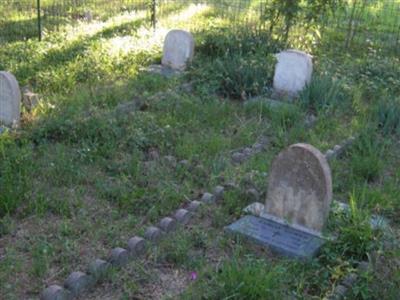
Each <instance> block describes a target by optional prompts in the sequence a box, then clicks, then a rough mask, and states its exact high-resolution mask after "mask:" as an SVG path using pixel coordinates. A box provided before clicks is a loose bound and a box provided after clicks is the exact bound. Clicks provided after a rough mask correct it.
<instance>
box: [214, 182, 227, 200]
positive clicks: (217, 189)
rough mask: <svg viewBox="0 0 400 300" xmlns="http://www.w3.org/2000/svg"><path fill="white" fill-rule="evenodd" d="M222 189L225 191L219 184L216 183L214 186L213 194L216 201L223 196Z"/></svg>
mask: <svg viewBox="0 0 400 300" xmlns="http://www.w3.org/2000/svg"><path fill="white" fill-rule="evenodd" d="M224 191H225V188H224V187H223V186H221V185H217V186H216V187H215V188H214V191H213V195H214V197H215V199H216V200H217V201H218V200H222V199H223V198H224Z"/></svg>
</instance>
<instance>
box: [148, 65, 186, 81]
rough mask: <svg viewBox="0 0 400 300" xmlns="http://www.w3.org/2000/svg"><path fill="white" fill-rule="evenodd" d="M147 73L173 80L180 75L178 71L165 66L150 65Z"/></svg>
mask: <svg viewBox="0 0 400 300" xmlns="http://www.w3.org/2000/svg"><path fill="white" fill-rule="evenodd" d="M147 72H150V73H152V74H157V75H160V76H163V77H166V78H172V77H174V76H177V75H179V74H180V72H179V71H178V70H174V69H172V68H171V67H169V66H163V65H150V66H149V67H148V68H147Z"/></svg>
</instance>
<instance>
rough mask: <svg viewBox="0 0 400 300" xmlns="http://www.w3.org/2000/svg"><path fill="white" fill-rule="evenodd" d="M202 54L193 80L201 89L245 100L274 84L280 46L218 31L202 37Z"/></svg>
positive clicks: (265, 39) (235, 33) (194, 70)
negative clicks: (276, 60)
mask: <svg viewBox="0 0 400 300" xmlns="http://www.w3.org/2000/svg"><path fill="white" fill-rule="evenodd" d="M199 40H200V46H199V52H200V54H199V55H198V56H197V59H196V60H195V61H194V64H193V68H192V70H191V74H190V76H191V77H192V79H193V80H194V81H197V89H204V90H205V91H206V92H215V93H217V94H219V95H221V96H223V97H226V98H232V99H241V100H245V99H248V98H250V97H252V96H255V95H259V94H261V93H263V92H264V91H265V88H266V87H267V86H268V85H271V83H272V77H273V72H274V66H275V57H274V56H273V53H275V52H277V51H278V50H279V47H278V44H277V43H275V42H274V41H273V40H272V39H270V38H269V37H265V36H264V37H262V36H258V35H254V34H250V33H246V32H233V31H228V30H224V29H216V30H215V29H214V30H211V31H210V32H209V33H205V34H203V35H202V34H201V33H200V34H199Z"/></svg>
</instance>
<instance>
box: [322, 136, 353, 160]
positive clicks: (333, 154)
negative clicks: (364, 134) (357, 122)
mask: <svg viewBox="0 0 400 300" xmlns="http://www.w3.org/2000/svg"><path fill="white" fill-rule="evenodd" d="M355 141H356V137H354V136H351V137H349V138H348V139H346V140H344V141H343V142H342V143H341V144H339V145H335V146H334V147H333V148H332V149H329V150H327V151H326V152H325V157H326V159H327V160H328V161H331V160H332V159H334V158H339V157H340V156H341V155H343V154H344V153H345V152H346V151H347V150H348V149H349V148H350V147H351V146H352V145H353V144H354V142H355Z"/></svg>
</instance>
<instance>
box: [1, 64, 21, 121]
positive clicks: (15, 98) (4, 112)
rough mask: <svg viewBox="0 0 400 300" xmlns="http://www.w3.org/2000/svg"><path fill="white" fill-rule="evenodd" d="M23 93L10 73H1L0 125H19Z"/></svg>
mask: <svg viewBox="0 0 400 300" xmlns="http://www.w3.org/2000/svg"><path fill="white" fill-rule="evenodd" d="M20 114H21V91H20V88H19V84H18V81H17V79H15V77H14V75H12V74H11V73H9V72H4V71H1V72H0V124H1V123H3V124H4V125H7V126H15V125H17V126H18V125H19V121H20Z"/></svg>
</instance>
